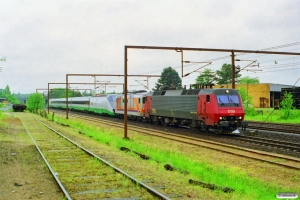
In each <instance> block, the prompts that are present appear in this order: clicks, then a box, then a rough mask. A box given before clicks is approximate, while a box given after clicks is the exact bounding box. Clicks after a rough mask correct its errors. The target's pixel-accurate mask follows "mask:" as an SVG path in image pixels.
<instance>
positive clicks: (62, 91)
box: [49, 88, 82, 99]
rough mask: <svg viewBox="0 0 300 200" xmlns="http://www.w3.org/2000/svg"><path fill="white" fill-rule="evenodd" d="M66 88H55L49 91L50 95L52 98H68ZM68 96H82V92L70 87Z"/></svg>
mask: <svg viewBox="0 0 300 200" xmlns="http://www.w3.org/2000/svg"><path fill="white" fill-rule="evenodd" d="M66 94H67V92H66V88H53V89H50V91H49V97H50V99H52V98H66V96H67V95H66ZM68 97H82V94H81V92H79V91H77V90H76V89H75V90H74V89H68Z"/></svg>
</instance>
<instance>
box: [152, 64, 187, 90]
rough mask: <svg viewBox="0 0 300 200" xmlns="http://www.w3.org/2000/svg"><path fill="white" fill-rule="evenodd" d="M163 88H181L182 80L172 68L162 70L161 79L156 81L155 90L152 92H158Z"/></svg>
mask: <svg viewBox="0 0 300 200" xmlns="http://www.w3.org/2000/svg"><path fill="white" fill-rule="evenodd" d="M163 87H169V88H177V89H180V88H182V80H181V78H180V76H179V74H178V72H177V71H176V70H175V69H173V68H172V67H166V68H164V69H163V71H162V73H161V77H160V78H159V79H158V80H157V83H156V84H155V88H153V91H159V90H161V89H162V88H163Z"/></svg>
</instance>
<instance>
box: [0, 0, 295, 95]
mask: <svg viewBox="0 0 300 200" xmlns="http://www.w3.org/2000/svg"><path fill="white" fill-rule="evenodd" d="M0 24H1V28H0V42H1V43H0V44H1V45H0V58H3V57H5V58H6V62H0V67H1V68H2V72H1V73H0V88H5V87H6V85H9V86H10V88H11V91H13V92H14V93H22V94H25V93H34V92H35V91H36V89H37V88H47V87H48V83H50V82H51V83H58V82H66V74H124V46H125V45H139V46H168V47H193V48H217V49H243V50H262V49H268V48H272V47H275V48H273V49H270V50H272V51H282V52H298V53H299V52H300V1H299V0H284V1H273V0H251V1H249V0H239V1H229V0H228V1H227V0H222V1H221V0H195V1H191V0H182V1H177V0H173V1H169V0H163V1H161V0H159V1H158V0H151V1H140V0H132V1H125V0H107V1H104V0H103V1H102V0H97V1H87V0H84V1H83V0H82V1H79V0H72V1H71V0H70V1H63V0H61V1H53V0H51V1H50V0H49V1H40V0H39V1H14V0H9V1H7V0H0ZM236 58H237V59H243V60H249V61H242V62H237V63H236V65H240V66H241V68H243V67H244V66H247V65H248V64H250V63H251V61H252V60H257V63H259V65H260V68H257V67H252V68H251V69H252V70H258V69H259V70H262V71H256V72H249V71H248V72H247V71H246V70H243V71H242V72H241V74H242V76H250V77H253V78H254V77H258V78H259V80H260V82H261V83H278V84H287V85H294V84H295V82H296V81H297V79H298V78H300V56H278V55H277V56H273V55H262V54H246V55H241V54H239V55H237V56H236ZM184 60H185V61H193V62H208V61H212V64H211V65H209V66H207V67H206V68H210V69H212V70H218V69H220V68H221V66H222V64H224V63H228V64H230V63H231V58H230V54H229V53H217V52H214V53H213V52H192V51H184ZM275 61H276V62H277V64H275ZM203 65H205V64H204V63H198V64H193V65H188V64H185V65H184V74H185V73H188V72H191V71H194V70H196V69H197V68H200V67H201V66H203ZM128 66H129V69H128V73H129V74H132V75H133V74H145V75H160V74H161V72H162V70H163V69H164V68H166V67H169V66H171V67H173V68H174V69H176V70H178V73H179V75H180V76H181V54H180V53H178V52H176V51H162V50H143V49H138V50H134V49H130V50H129V52H128ZM204 69H205V68H204ZM246 69H247V68H246ZM248 69H250V67H249V68H248ZM199 71H201V70H199ZM202 71H203V70H202ZM200 73H201V72H200ZM198 75H199V72H194V73H192V74H191V75H189V76H187V77H185V78H183V85H189V84H191V83H194V82H195V79H196V77H197V76H198ZM96 80H97V81H99V82H107V81H110V82H111V83H122V82H124V79H123V77H119V78H118V77H97V79H96ZM136 80H138V81H139V82H140V83H142V84H144V85H147V82H146V81H145V80H146V78H145V77H144V78H143V77H131V78H129V85H130V86H129V89H144V88H143V86H142V85H141V84H140V83H138V82H136ZM148 80H149V82H148V83H149V86H150V89H151V88H153V87H154V85H155V82H156V81H157V78H149V79H148ZM69 82H89V83H92V82H94V78H93V77H85V78H80V77H70V79H69ZM296 85H297V86H300V81H299V82H298V83H297V84H296ZM51 87H52V88H53V87H65V86H64V85H52V86H51ZM71 88H75V89H85V88H87V89H88V88H91V89H92V88H93V86H91V85H71ZM99 89H102V90H103V89H104V87H100V88H99ZM106 90H107V91H108V92H110V91H117V92H118V91H122V88H121V87H120V86H113V85H107V87H106Z"/></svg>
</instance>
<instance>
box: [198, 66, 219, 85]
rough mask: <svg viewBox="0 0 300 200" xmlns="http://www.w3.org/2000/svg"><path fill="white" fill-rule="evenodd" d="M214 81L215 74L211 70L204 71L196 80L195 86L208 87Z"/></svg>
mask: <svg viewBox="0 0 300 200" xmlns="http://www.w3.org/2000/svg"><path fill="white" fill-rule="evenodd" d="M214 80H216V75H215V72H213V70H211V69H204V71H203V73H201V74H200V75H199V76H198V77H197V78H196V84H200V85H208V84H211V83H212V82H213V81H214Z"/></svg>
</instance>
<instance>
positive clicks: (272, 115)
mask: <svg viewBox="0 0 300 200" xmlns="http://www.w3.org/2000/svg"><path fill="white" fill-rule="evenodd" d="M256 111H259V114H258V115H255V116H250V115H247V114H246V115H245V120H248V121H259V122H264V121H266V122H273V123H284V124H299V122H300V110H291V111H290V115H291V117H290V118H289V119H283V118H282V112H283V111H282V110H274V109H273V108H257V109H256Z"/></svg>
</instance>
